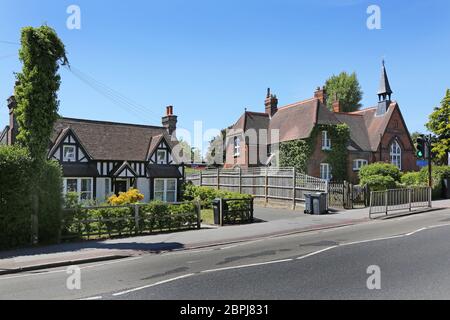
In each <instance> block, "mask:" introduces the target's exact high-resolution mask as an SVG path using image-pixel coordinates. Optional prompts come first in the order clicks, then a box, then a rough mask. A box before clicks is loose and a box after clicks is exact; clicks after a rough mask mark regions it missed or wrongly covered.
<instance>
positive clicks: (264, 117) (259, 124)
mask: <svg viewBox="0 0 450 320" xmlns="http://www.w3.org/2000/svg"><path fill="white" fill-rule="evenodd" d="M269 122H270V117H269V115H268V114H267V113H262V112H251V111H245V112H244V114H243V115H242V116H241V117H240V118H239V120H238V121H237V122H236V123H235V124H234V125H233V126H232V129H233V130H235V131H241V130H242V131H247V130H248V129H256V130H259V129H268V128H269Z"/></svg>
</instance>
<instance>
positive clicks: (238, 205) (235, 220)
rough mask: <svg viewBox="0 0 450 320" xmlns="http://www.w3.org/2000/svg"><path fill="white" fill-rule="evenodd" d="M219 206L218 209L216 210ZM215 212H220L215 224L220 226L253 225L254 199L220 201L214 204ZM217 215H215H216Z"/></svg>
mask: <svg viewBox="0 0 450 320" xmlns="http://www.w3.org/2000/svg"><path fill="white" fill-rule="evenodd" d="M215 206H217V208H215ZM213 210H214V211H215V210H218V211H219V212H218V217H217V218H218V219H217V221H216V218H214V223H215V224H217V225H220V226H224V225H234V224H246V223H253V221H254V199H253V197H252V198H250V199H219V203H216V204H215V205H214V204H213ZM214 215H215V214H214Z"/></svg>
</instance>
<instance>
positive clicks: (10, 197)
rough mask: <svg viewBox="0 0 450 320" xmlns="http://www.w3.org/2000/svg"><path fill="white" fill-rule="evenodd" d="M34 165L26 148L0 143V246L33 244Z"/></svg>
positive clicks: (10, 246)
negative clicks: (31, 195) (32, 199)
mask: <svg viewBox="0 0 450 320" xmlns="http://www.w3.org/2000/svg"><path fill="white" fill-rule="evenodd" d="M31 167H32V160H31V158H30V156H29V154H28V152H27V151H26V150H25V149H21V148H18V147H11V146H0V249H7V248H13V247H18V246H23V245H26V244H29V243H30V239H31V213H32V205H31V197H30V194H31V189H32V179H31V173H32V172H31Z"/></svg>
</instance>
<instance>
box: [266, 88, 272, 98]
mask: <svg viewBox="0 0 450 320" xmlns="http://www.w3.org/2000/svg"><path fill="white" fill-rule="evenodd" d="M270 95H271V94H270V88H267V98H270Z"/></svg>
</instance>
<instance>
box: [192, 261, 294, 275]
mask: <svg viewBox="0 0 450 320" xmlns="http://www.w3.org/2000/svg"><path fill="white" fill-rule="evenodd" d="M290 261H294V259H284V260H275V261H267V262H259V263H252V264H245V265H240V266H234V267H225V268H218V269H210V270H203V271H200V273H211V272H217V271H226V270H233V269H243V268H250V267H258V266H264V265H268V264H276V263H283V262H290Z"/></svg>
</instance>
